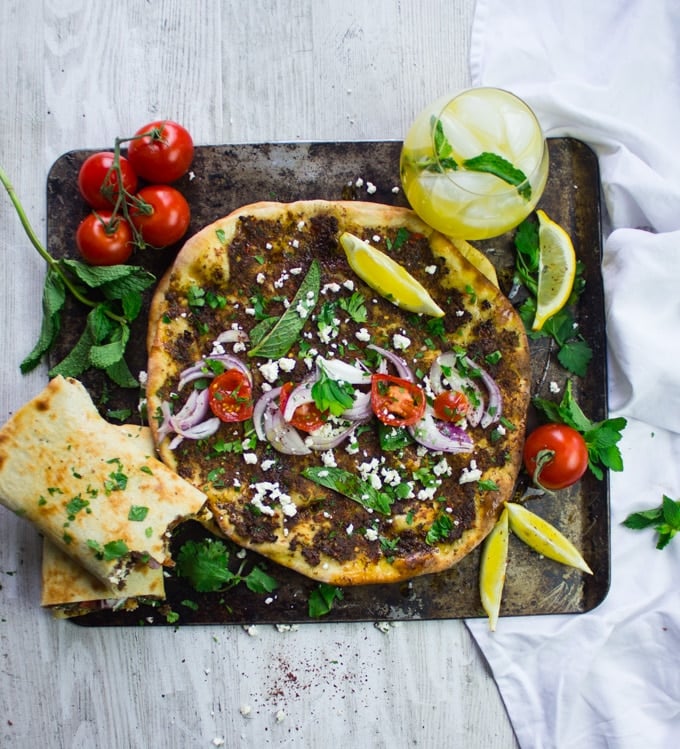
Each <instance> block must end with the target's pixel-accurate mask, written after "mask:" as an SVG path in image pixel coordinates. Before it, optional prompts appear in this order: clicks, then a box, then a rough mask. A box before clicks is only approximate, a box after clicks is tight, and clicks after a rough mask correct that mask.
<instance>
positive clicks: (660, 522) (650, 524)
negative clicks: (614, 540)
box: [622, 494, 680, 549]
mask: <svg viewBox="0 0 680 749" xmlns="http://www.w3.org/2000/svg"><path fill="white" fill-rule="evenodd" d="M622 525H624V526H625V527H626V528H630V529H631V530H636V531H639V530H644V529H646V528H653V529H654V530H655V531H656V532H657V542H656V548H657V549H664V548H666V546H668V544H669V543H670V542H671V541H672V540H673V537H674V536H675V535H676V533H677V532H678V531H680V501H678V500H674V499H671V498H670V497H668V496H666V495H665V494H664V495H663V499H662V502H661V504H660V505H659V506H658V507H653V508H651V509H649V510H640V511H639V512H633V513H631V514H630V515H628V517H627V518H626V519H625V520H624V521H623V523H622Z"/></svg>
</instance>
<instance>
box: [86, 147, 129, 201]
mask: <svg viewBox="0 0 680 749" xmlns="http://www.w3.org/2000/svg"><path fill="white" fill-rule="evenodd" d="M113 162H114V154H113V152H112V151H100V152H99V153H93V154H92V155H91V156H88V157H87V158H86V159H85V161H84V162H83V165H82V166H81V167H80V171H79V172H78V189H79V190H80V194H81V195H82V196H83V198H85V200H86V201H87V203H89V204H90V205H91V206H92V207H93V208H111V207H113V206H114V205H115V203H116V200H117V198H118V195H119V192H120V189H119V181H118V172H117V171H116V170H115V169H114V168H113ZM118 163H119V167H120V174H121V176H122V180H123V190H124V191H125V192H128V193H130V194H133V193H134V192H135V190H136V189H137V174H136V173H135V171H134V169H133V168H132V166H131V165H130V162H129V161H128V160H127V159H126V158H125V157H124V156H121V157H120V158H119V162H118Z"/></svg>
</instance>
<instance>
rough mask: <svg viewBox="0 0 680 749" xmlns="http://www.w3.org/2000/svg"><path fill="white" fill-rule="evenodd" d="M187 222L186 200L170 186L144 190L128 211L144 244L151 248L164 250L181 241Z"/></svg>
mask: <svg viewBox="0 0 680 749" xmlns="http://www.w3.org/2000/svg"><path fill="white" fill-rule="evenodd" d="M140 204H141V206H140ZM144 204H146V205H145V206H144ZM190 219H191V209H190V208H189V204H188V203H187V201H186V198H185V197H184V195H182V193H181V192H179V190H176V189H175V188H174V187H170V186H169V185H149V186H148V187H143V188H142V189H141V190H140V191H139V192H138V193H137V195H136V197H135V200H134V204H133V205H132V206H131V208H130V220H131V221H132V223H133V224H134V226H135V228H136V229H137V230H138V231H139V232H140V234H141V235H142V239H143V240H144V242H145V243H146V244H148V245H151V246H152V247H167V246H168V245H170V244H174V243H175V242H177V241H178V240H180V239H181V238H182V237H183V236H184V235H185V234H186V231H187V229H188V228H189V221H190Z"/></svg>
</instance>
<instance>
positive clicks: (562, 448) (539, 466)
mask: <svg viewBox="0 0 680 749" xmlns="http://www.w3.org/2000/svg"><path fill="white" fill-rule="evenodd" d="M524 466H525V468H526V469H527V471H528V472H529V473H530V474H531V475H532V476H533V477H534V480H535V482H536V483H538V484H539V485H540V486H542V487H544V488H546V489H564V488H565V487H567V486H571V485H572V484H574V483H576V482H577V481H578V480H579V479H580V478H581V476H583V474H584V473H585V471H586V468H588V447H587V445H586V442H585V440H584V439H583V436H582V435H581V434H580V433H579V432H577V431H576V430H575V429H572V428H571V427H570V426H567V425H566V424H543V425H542V426H540V427H537V428H536V429H535V430H534V431H533V432H531V434H530V435H529V436H528V437H527V439H526V442H525V443H524Z"/></svg>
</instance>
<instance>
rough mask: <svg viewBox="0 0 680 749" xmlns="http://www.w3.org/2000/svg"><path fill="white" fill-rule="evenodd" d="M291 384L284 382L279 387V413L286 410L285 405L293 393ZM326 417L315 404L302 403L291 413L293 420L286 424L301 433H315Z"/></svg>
mask: <svg viewBox="0 0 680 749" xmlns="http://www.w3.org/2000/svg"><path fill="white" fill-rule="evenodd" d="M293 388H294V385H293V383H292V382H285V383H284V384H283V385H282V386H281V394H280V395H279V408H280V410H281V413H283V412H284V411H285V410H286V403H288V398H289V397H290V394H291V393H292V392H293ZM326 418H327V417H326V416H325V415H324V414H323V412H322V411H319V409H318V408H317V406H316V403H303V404H302V405H301V406H298V407H297V408H296V409H295V411H294V412H293V418H292V419H291V420H290V421H289V422H288V423H289V424H290V425H291V426H294V427H295V428H296V429H299V430H300V431H302V432H315V431H316V430H317V429H319V428H320V427H322V426H323V425H324V424H325V423H326Z"/></svg>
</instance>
